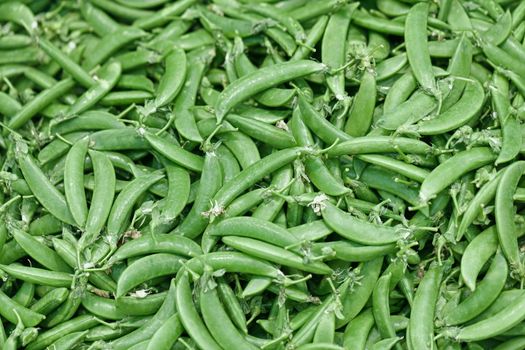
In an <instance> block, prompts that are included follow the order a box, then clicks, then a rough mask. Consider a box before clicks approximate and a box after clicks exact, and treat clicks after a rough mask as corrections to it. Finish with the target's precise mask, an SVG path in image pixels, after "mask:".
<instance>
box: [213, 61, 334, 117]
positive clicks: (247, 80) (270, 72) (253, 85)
mask: <svg viewBox="0 0 525 350" xmlns="http://www.w3.org/2000/svg"><path fill="white" fill-rule="evenodd" d="M324 69H325V65H323V64H320V63H316V62H313V61H307V60H301V61H294V62H286V63H279V64H276V65H273V66H270V67H264V68H261V69H259V70H257V71H255V72H253V73H250V74H247V75H245V76H243V77H242V78H240V79H237V80H236V81H234V82H233V83H231V84H230V85H228V86H227V87H226V89H224V90H223V91H222V92H221V94H220V95H219V99H218V101H217V105H216V106H215V114H216V117H217V121H218V122H219V123H221V122H222V120H223V119H224V117H225V116H226V114H227V113H228V112H229V111H230V110H231V109H232V108H233V107H235V106H237V105H238V104H239V103H241V102H243V101H245V100H246V99H248V98H250V97H251V96H253V95H255V94H257V93H259V92H262V91H264V90H266V89H268V88H270V87H274V86H276V85H279V84H282V83H285V82H287V81H290V80H293V79H296V78H299V77H302V76H305V75H309V74H312V73H317V72H321V71H323V70H324Z"/></svg>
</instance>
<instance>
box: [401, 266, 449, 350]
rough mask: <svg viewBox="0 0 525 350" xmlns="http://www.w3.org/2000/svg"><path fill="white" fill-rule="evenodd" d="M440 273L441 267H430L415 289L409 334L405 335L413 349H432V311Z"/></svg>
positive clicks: (441, 271) (441, 272) (434, 306)
mask: <svg viewBox="0 0 525 350" xmlns="http://www.w3.org/2000/svg"><path fill="white" fill-rule="evenodd" d="M442 274H443V268H442V267H440V266H433V267H430V269H429V270H428V271H426V272H425V276H424V277H423V279H422V280H421V282H420V283H419V287H418V288H417V290H416V295H415V297H414V302H413V303H412V310H411V312H410V321H409V327H410V335H409V336H407V341H408V342H409V343H410V344H411V346H412V348H413V349H432V346H433V345H432V344H434V339H433V338H434V316H435V315H434V313H435V309H436V302H437V300H438V296H439V289H440V288H439V287H440V284H441V278H442Z"/></svg>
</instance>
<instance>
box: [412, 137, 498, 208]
mask: <svg viewBox="0 0 525 350" xmlns="http://www.w3.org/2000/svg"><path fill="white" fill-rule="evenodd" d="M496 158H497V156H496V155H495V154H494V153H493V152H492V150H491V149H490V148H488V147H473V148H471V149H468V150H466V151H461V152H459V153H457V154H455V155H454V156H452V157H451V158H449V159H447V160H446V161H444V162H443V163H441V164H440V165H438V166H437V167H436V168H434V170H432V171H431V172H430V174H429V175H428V177H427V178H426V179H425V181H423V183H422V184H421V188H420V190H419V198H420V199H421V201H422V202H423V203H426V202H427V201H428V200H429V199H431V198H434V197H435V196H436V195H437V194H438V193H439V192H441V191H442V190H444V189H445V188H447V187H448V186H450V184H452V182H454V181H456V180H457V179H458V178H459V177H461V176H462V175H464V174H466V173H468V172H469V171H472V170H476V169H478V168H480V167H482V166H484V165H487V164H490V163H491V162H493V161H495V160H496Z"/></svg>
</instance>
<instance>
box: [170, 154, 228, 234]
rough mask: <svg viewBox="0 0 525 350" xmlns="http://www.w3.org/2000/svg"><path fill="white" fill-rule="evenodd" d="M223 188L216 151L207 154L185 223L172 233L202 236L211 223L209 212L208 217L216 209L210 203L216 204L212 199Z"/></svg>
mask: <svg viewBox="0 0 525 350" xmlns="http://www.w3.org/2000/svg"><path fill="white" fill-rule="evenodd" d="M221 186H222V174H221V166H220V163H219V159H218V156H217V154H216V153H215V152H214V151H212V152H207V153H206V156H205V158H204V165H203V167H202V176H201V180H200V185H199V190H198V192H197V196H196V198H195V202H194V203H193V206H192V208H191V211H190V213H189V214H188V216H186V217H185V218H184V221H182V223H181V224H180V225H179V226H177V228H176V229H175V230H174V231H172V233H174V234H179V235H182V236H186V237H188V238H192V239H193V238H195V237H197V236H198V235H200V234H201V233H202V232H203V231H204V229H205V228H206V226H207V224H208V222H209V219H208V217H207V216H206V215H207V211H209V215H208V216H210V215H213V213H212V212H211V211H212V210H214V208H210V203H212V205H214V204H213V202H211V199H212V198H213V196H214V195H215V194H216V193H217V191H218V190H219V189H220V188H221Z"/></svg>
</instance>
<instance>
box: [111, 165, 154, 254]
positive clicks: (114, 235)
mask: <svg viewBox="0 0 525 350" xmlns="http://www.w3.org/2000/svg"><path fill="white" fill-rule="evenodd" d="M163 177H164V175H162V174H160V173H152V174H148V175H142V176H139V177H137V178H136V179H135V180H133V181H131V182H130V183H129V184H128V185H126V187H124V189H122V191H121V192H120V193H119V195H118V196H117V198H115V202H114V203H113V206H112V207H111V212H110V213H109V216H108V225H107V235H108V242H109V245H110V247H111V248H112V249H115V248H116V246H117V242H118V240H119V239H120V237H121V235H122V234H123V233H124V230H125V229H126V225H128V223H127V221H128V220H129V217H130V215H131V212H132V210H133V206H134V205H135V202H136V201H137V200H138V198H139V197H140V196H141V195H142V194H143V193H144V192H146V191H147V190H148V188H150V187H151V186H152V185H153V184H154V183H156V182H158V181H159V180H160V179H162V178H163Z"/></svg>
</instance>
